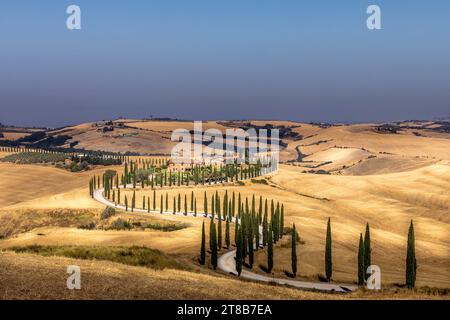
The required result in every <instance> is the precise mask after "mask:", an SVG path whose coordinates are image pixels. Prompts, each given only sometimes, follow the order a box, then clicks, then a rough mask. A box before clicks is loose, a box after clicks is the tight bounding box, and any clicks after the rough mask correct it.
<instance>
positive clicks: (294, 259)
mask: <svg viewBox="0 0 450 320" xmlns="http://www.w3.org/2000/svg"><path fill="white" fill-rule="evenodd" d="M291 265H292V275H293V276H294V277H296V276H297V231H296V230H295V223H294V225H293V227H292V235H291Z"/></svg>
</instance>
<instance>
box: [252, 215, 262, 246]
mask: <svg viewBox="0 0 450 320" xmlns="http://www.w3.org/2000/svg"><path fill="white" fill-rule="evenodd" d="M253 228H254V229H253V230H254V231H253V233H254V235H255V251H258V249H259V244H260V241H259V240H260V238H259V223H258V217H256V218H255V221H254V224H253Z"/></svg>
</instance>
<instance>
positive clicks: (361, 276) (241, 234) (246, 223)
mask: <svg viewBox="0 0 450 320" xmlns="http://www.w3.org/2000/svg"><path fill="white" fill-rule="evenodd" d="M252 221H253V220H252V216H251V215H248V213H244V215H243V216H242V217H241V220H240V223H235V246H236V258H235V261H236V271H237V272H238V275H241V272H242V267H243V265H246V266H247V267H249V268H250V269H251V268H252V266H253V262H254V261H253V260H254V256H253V252H254V250H258V248H260V247H261V243H260V242H258V240H257V239H256V243H255V242H254V238H253V235H255V236H256V234H259V231H258V230H259V227H258V228H253V227H252ZM271 221H272V220H271ZM275 221H276V220H275ZM220 223H221V222H220V218H219V220H218V223H217V225H218V226H220ZM273 226H274V224H273V223H270V224H269V228H268V232H267V235H266V237H267V238H266V240H267V243H266V245H264V244H263V247H264V246H267V270H266V271H267V272H268V273H271V272H272V269H273V264H274V261H273V244H274V242H276V241H274V239H275V237H276V235H275V233H274V231H273ZM220 230H221V229H220V228H219V227H218V228H217V231H216V223H215V222H214V219H212V218H211V220H210V252H211V265H212V267H213V269H216V267H217V259H218V257H217V254H218V253H217V250H220V249H221V247H222V246H221V240H220V239H221V231H220ZM252 231H255V233H254V234H253V233H252ZM217 232H218V233H217ZM249 236H250V238H249ZM205 237H206V234H205V223H204V222H203V225H202V238H201V249H200V258H199V261H200V264H202V265H203V264H205V262H206V244H205V243H206V239H205ZM225 237H226V247H227V248H229V247H230V242H229V241H230V240H229V237H230V224H229V220H228V218H227V220H226V232H225ZM218 239H219V240H218ZM297 242H298V234H297V231H296V227H295V224H293V227H292V230H291V271H292V276H293V277H296V275H297V263H298V262H297ZM371 252H372V249H371V241H370V227H369V224H368V223H367V224H366V230H365V235H364V239H363V236H362V234H360V238H359V248H358V285H364V283H365V281H366V280H367V278H368V276H369V275H368V274H366V272H365V271H366V269H367V267H368V266H370V265H371V264H372V262H371ZM247 256H248V257H249V260H248V263H246V257H247ZM416 270H417V260H416V257H415V237H414V225H413V221H412V220H411V224H410V227H409V231H408V243H407V257H406V286H407V287H408V288H414V287H415V282H416ZM332 273H333V264H332V236H331V219H330V218H328V221H327V230H326V241H325V276H326V279H327V281H331V278H332Z"/></svg>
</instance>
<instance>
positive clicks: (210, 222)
mask: <svg viewBox="0 0 450 320" xmlns="http://www.w3.org/2000/svg"><path fill="white" fill-rule="evenodd" d="M214 228H215V227H214V219H212V218H211V219H210V220H209V250H210V251H211V252H212V250H213V246H214V243H213V234H212V232H213V229H214Z"/></svg>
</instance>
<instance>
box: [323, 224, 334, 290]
mask: <svg viewBox="0 0 450 320" xmlns="http://www.w3.org/2000/svg"><path fill="white" fill-rule="evenodd" d="M332 275H333V259H332V253H331V219H330V218H328V223H327V238H326V243H325V277H326V278H327V281H328V282H330V281H331V276H332Z"/></svg>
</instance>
